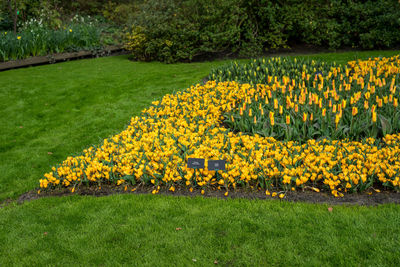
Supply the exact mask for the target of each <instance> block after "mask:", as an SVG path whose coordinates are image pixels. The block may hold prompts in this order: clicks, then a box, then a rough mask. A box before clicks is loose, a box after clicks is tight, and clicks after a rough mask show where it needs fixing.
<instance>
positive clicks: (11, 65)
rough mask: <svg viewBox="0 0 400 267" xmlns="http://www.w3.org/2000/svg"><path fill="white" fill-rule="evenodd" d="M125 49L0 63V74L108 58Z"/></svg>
mask: <svg viewBox="0 0 400 267" xmlns="http://www.w3.org/2000/svg"><path fill="white" fill-rule="evenodd" d="M124 50H125V49H124V48H123V46H122V45H111V46H106V47H104V48H103V49H100V50H82V51H77V52H69V53H58V54H50V55H47V56H38V57H30V58H27V59H21V60H11V61H7V62H1V63H0V72H1V71H5V70H11V69H18V68H24V67H29V66H36V65H44V64H53V63H56V62H62V61H68V60H73V59H79V58H88V57H99V56H108V55H111V54H114V53H118V52H123V51H124Z"/></svg>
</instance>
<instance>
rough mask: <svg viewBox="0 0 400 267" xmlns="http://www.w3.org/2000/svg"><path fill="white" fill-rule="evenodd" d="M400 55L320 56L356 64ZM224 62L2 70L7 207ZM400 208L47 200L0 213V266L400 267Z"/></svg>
mask: <svg viewBox="0 0 400 267" xmlns="http://www.w3.org/2000/svg"><path fill="white" fill-rule="evenodd" d="M398 53H399V51H386V52H382V51H375V52H351V53H344V54H332V53H331V54H323V55H317V56H313V57H315V58H321V59H324V60H336V61H339V62H345V61H347V60H351V59H354V58H355V57H361V58H367V57H369V56H379V55H381V56H389V55H393V54H398ZM307 56H309V55H307ZM225 62H226V61H216V62H204V63H192V64H173V65H164V64H160V63H137V62H131V61H128V60H127V58H126V57H125V56H119V57H109V58H99V59H90V60H80V61H73V62H67V63H62V64H55V65H48V66H40V67H34V68H27V69H19V70H13V71H6V72H1V73H0V99H1V101H0V126H1V127H0V129H1V132H0V201H1V200H4V199H6V198H16V197H17V196H18V195H20V194H21V193H23V192H25V191H28V190H31V189H33V188H35V187H37V185H38V180H39V179H40V178H41V177H42V175H43V173H45V172H46V171H48V170H49V169H50V167H51V166H52V165H53V164H56V163H58V162H60V161H62V160H64V159H65V158H66V157H67V156H69V155H72V154H75V153H79V152H80V151H81V150H82V149H83V148H85V147H88V146H89V145H91V144H96V143H98V142H99V141H100V140H101V139H103V138H105V137H107V136H109V135H111V134H113V133H117V132H119V131H120V130H122V129H123V128H124V127H125V125H126V124H127V123H128V121H129V119H130V117H132V116H134V115H139V114H140V111H141V110H142V109H143V108H145V107H147V106H148V105H149V103H150V102H151V101H153V100H154V99H160V98H161V97H162V96H163V95H164V94H166V93H171V92H173V91H174V90H179V89H182V88H185V87H187V86H189V85H191V84H193V83H196V82H199V81H200V80H201V79H202V78H203V77H205V76H206V75H207V74H208V72H209V71H210V69H211V68H212V67H214V66H218V65H221V64H224V63H225ZM48 152H51V153H48ZM399 211H400V207H399V206H398V205H383V206H378V207H358V206H354V207H351V206H350V207H348V206H335V207H334V208H333V212H332V213H331V212H329V211H328V210H327V206H326V205H311V204H303V203H285V202H279V201H261V200H240V199H236V200H218V199H203V198H182V197H165V196H153V195H146V196H138V195H115V196H109V197H102V198H95V197H80V196H72V197H62V198H43V199H40V200H36V201H32V202H27V203H24V204H22V205H18V204H16V203H11V204H10V205H8V206H6V207H4V208H0V240H1V241H0V243H1V245H0V266H9V265H29V266H32V265H109V266H115V265H118V264H121V265H122V264H129V265H140V266H143V265H147V266H171V265H172V266H187V265H200V266H210V265H214V261H215V260H217V261H218V262H219V264H220V265H227V266H254V265H282V266H292V265H307V266H312V265H314V266H321V265H323V266H329V265H331V266H337V265H346V266H364V265H372V266H373V265H375V266H384V265H387V266H398V265H399V264H400V262H399V257H398V256H399V249H398V248H399V245H400V244H399V240H398V236H399V231H400V230H399V229H400V227H399V226H400V212H399ZM177 227H181V228H182V230H180V231H176V230H175V229H176V228H177ZM46 233H47V234H46ZM193 259H196V262H194V261H193Z"/></svg>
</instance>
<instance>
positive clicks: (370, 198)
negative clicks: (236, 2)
mask: <svg viewBox="0 0 400 267" xmlns="http://www.w3.org/2000/svg"><path fill="white" fill-rule="evenodd" d="M154 189H155V188H154V187H150V186H137V187H132V186H126V187H125V186H124V185H121V186H115V185H103V186H101V188H100V187H97V186H90V187H89V186H87V187H83V186H82V187H81V188H78V189H76V191H75V192H74V193H71V191H70V190H69V189H66V188H59V189H53V190H46V191H43V190H42V191H41V192H40V194H38V189H35V190H32V191H29V192H27V193H25V194H23V195H21V196H20V197H19V198H18V200H17V202H18V203H19V204H20V203H23V202H24V201H30V200H34V199H39V198H42V197H61V196H71V195H81V196H95V197H101V196H108V195H113V194H151V192H152V191H153V190H154ZM132 190H133V191H132ZM224 193H225V191H222V190H212V189H208V190H205V193H204V195H202V194H201V189H196V190H193V192H190V191H189V190H188V189H187V188H186V187H182V188H179V187H176V189H175V192H171V191H169V190H168V189H167V188H161V190H160V191H159V193H158V194H161V195H172V196H188V197H194V196H204V197H214V198H245V199H276V200H277V201H278V200H280V199H279V197H278V196H275V197H272V196H267V195H266V194H265V191H264V190H255V189H247V188H239V189H236V190H234V191H229V195H228V196H227V197H225V196H224ZM278 193H279V192H278ZM280 201H290V202H307V203H318V204H332V205H342V204H348V205H367V206H370V205H379V204H385V203H395V204H400V193H397V192H393V191H381V192H380V193H377V192H375V191H374V190H373V189H371V190H369V191H368V192H364V193H353V194H345V195H344V197H341V198H335V197H334V196H332V195H331V194H330V193H328V192H320V193H317V192H313V191H311V190H306V191H290V192H287V193H286V194H285V197H284V198H283V199H282V200H280ZM5 204H6V203H5Z"/></svg>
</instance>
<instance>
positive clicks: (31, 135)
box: [0, 56, 225, 201]
mask: <svg viewBox="0 0 400 267" xmlns="http://www.w3.org/2000/svg"><path fill="white" fill-rule="evenodd" d="M224 63H225V61H215V62H204V63H193V64H171V65H166V64H161V63H138V62H131V61H129V60H127V56H118V57H107V58H98V59H89V60H80V61H72V62H67V63H61V64H55V65H47V66H40V67H33V68H26V69H18V70H12V71H5V72H0V99H1V102H0V125H1V127H0V128H1V132H0V201H1V200H4V199H5V198H9V197H11V198H15V197H17V196H18V195H20V194H22V193H24V192H26V191H28V190H30V189H33V188H35V187H37V186H38V180H39V179H41V177H42V176H43V174H44V173H45V172H47V171H49V170H50V167H51V166H52V165H54V164H56V163H58V162H61V161H62V160H64V159H65V158H66V157H67V156H68V155H72V154H74V153H79V152H80V151H82V150H83V149H84V148H85V147H88V146H90V145H93V144H97V143H99V142H100V140H102V139H104V138H106V137H108V136H110V135H112V134H115V133H118V132H120V131H121V130H122V129H124V127H125V126H126V125H127V124H128V123H129V121H130V118H131V117H132V116H135V115H139V114H140V111H141V110H142V109H144V108H146V107H147V106H149V105H150V103H151V101H154V100H155V99H161V98H162V96H163V95H165V94H167V93H172V92H174V91H176V90H180V89H183V88H186V87H187V86H190V85H192V84H193V83H197V82H200V81H201V80H202V78H204V77H205V76H206V75H207V74H208V72H209V71H210V70H211V68H212V67H214V66H218V65H220V64H224Z"/></svg>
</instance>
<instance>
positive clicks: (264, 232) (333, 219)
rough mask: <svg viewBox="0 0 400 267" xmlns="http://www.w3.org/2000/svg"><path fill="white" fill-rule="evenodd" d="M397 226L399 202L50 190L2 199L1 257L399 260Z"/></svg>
mask: <svg viewBox="0 0 400 267" xmlns="http://www.w3.org/2000/svg"><path fill="white" fill-rule="evenodd" d="M399 226H400V206H399V205H385V206H378V207H360V206H334V207H333V210H332V212H329V211H328V206H327V205H312V204H303V203H289V202H280V201H265V200H264V201H263V200H243V199H232V200H224V199H210V198H202V197H196V198H187V197H171V196H169V197H167V196H157V195H156V196H153V195H114V196H108V197H100V198H96V197H80V196H73V197H63V198H48V199H40V200H36V201H32V202H29V203H25V204H23V205H15V204H13V205H11V206H8V207H5V208H3V209H0V240H2V241H1V243H2V244H1V246H0V255H1V257H0V265H1V266H12V265H28V266H44V265H59V266H66V265H80V266H91V265H106V266H116V265H134V266H213V265H214V261H215V260H217V261H218V263H219V265H221V266H299V265H303V266H399V264H400V258H399V257H398V256H399V245H400V243H399V239H398V236H399V235H400V227H399ZM176 228H181V230H176ZM193 259H195V260H196V261H195V262H194V261H193Z"/></svg>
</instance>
